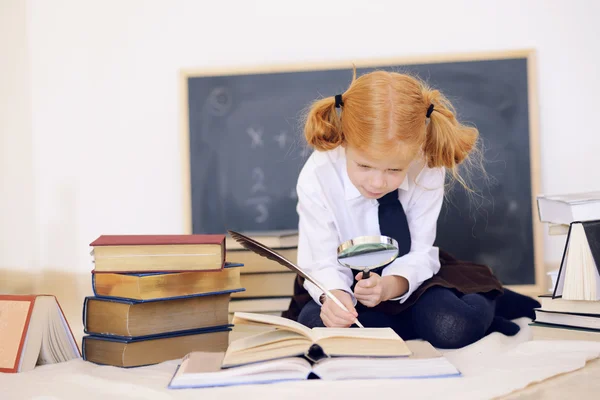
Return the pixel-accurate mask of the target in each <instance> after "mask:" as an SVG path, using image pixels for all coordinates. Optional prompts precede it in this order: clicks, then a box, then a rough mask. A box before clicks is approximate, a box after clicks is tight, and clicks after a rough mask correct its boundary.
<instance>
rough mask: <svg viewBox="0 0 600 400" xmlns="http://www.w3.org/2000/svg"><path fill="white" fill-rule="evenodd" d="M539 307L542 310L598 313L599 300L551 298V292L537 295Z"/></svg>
mask: <svg viewBox="0 0 600 400" xmlns="http://www.w3.org/2000/svg"><path fill="white" fill-rule="evenodd" d="M538 300H539V302H540V304H541V307H540V308H541V309H542V310H544V311H554V312H564V313H576V314H600V301H597V300H587V301H586V300H566V299H562V298H560V297H558V298H552V295H551V294H545V295H541V296H538Z"/></svg>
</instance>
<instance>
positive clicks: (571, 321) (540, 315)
mask: <svg viewBox="0 0 600 400" xmlns="http://www.w3.org/2000/svg"><path fill="white" fill-rule="evenodd" d="M535 322H541V323H544V324H551V325H562V326H570V327H574V328H588V329H597V330H600V314H578V313H565V312H555V311H547V310H542V309H536V310H535Z"/></svg>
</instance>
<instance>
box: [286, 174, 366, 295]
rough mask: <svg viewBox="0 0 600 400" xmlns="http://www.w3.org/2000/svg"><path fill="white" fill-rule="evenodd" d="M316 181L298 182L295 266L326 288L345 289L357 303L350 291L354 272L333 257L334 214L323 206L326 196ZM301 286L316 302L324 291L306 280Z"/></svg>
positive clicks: (335, 244) (334, 252) (335, 235)
mask: <svg viewBox="0 0 600 400" xmlns="http://www.w3.org/2000/svg"><path fill="white" fill-rule="evenodd" d="M317 185H318V183H317V182H314V181H312V182H304V184H303V182H302V180H301V179H299V181H298V185H297V187H296V192H297V194H298V205H297V211H298V216H299V224H298V236H299V237H298V266H299V267H300V268H302V269H303V270H304V271H306V272H307V273H308V274H309V275H310V276H311V277H313V278H314V279H316V280H317V281H318V282H320V283H321V284H322V285H323V286H324V287H325V288H326V289H327V290H333V289H340V290H344V291H346V292H348V293H349V294H350V295H351V296H352V300H353V302H354V304H355V305H356V298H355V297H354V294H353V293H352V290H351V285H352V282H353V279H354V277H353V275H352V272H351V271H350V270H348V269H347V268H344V267H343V266H341V265H340V264H339V263H338V262H337V259H336V254H337V247H338V244H339V243H338V242H339V238H338V234H337V230H336V227H335V221H334V218H333V213H331V212H330V211H329V210H328V209H327V206H326V202H325V197H324V196H323V194H322V191H321V190H319V188H318V186H317ZM304 287H305V288H306V290H307V291H308V293H309V294H310V296H311V297H312V298H313V299H314V301H315V302H317V304H321V302H320V300H319V297H320V296H321V294H323V292H322V291H321V290H320V289H319V288H318V287H317V286H315V285H313V284H312V283H310V282H309V281H308V280H306V281H305V282H304Z"/></svg>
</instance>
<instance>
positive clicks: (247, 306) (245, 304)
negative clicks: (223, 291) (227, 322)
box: [229, 297, 292, 315]
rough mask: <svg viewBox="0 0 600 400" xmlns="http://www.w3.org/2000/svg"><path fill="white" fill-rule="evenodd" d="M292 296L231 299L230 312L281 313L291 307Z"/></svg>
mask: <svg viewBox="0 0 600 400" xmlns="http://www.w3.org/2000/svg"><path fill="white" fill-rule="evenodd" d="M291 301H292V298H291V297H271V298H256V299H231V301H230V302H229V313H236V312H250V313H260V314H262V313H271V312H273V313H275V312H278V313H279V314H280V315H281V313H282V312H284V311H286V310H287V309H288V308H289V307H290V302H291Z"/></svg>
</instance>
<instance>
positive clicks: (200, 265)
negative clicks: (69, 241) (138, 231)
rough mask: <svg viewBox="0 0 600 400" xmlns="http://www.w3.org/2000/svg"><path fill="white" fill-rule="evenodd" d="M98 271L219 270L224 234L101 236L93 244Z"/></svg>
mask: <svg viewBox="0 0 600 400" xmlns="http://www.w3.org/2000/svg"><path fill="white" fill-rule="evenodd" d="M90 246H91V247H93V250H92V256H93V257H94V271H95V272H184V271H210V270H220V269H222V268H223V266H224V264H225V235H102V236H100V237H99V238H98V239H96V240H94V241H93V242H92V243H90Z"/></svg>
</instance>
